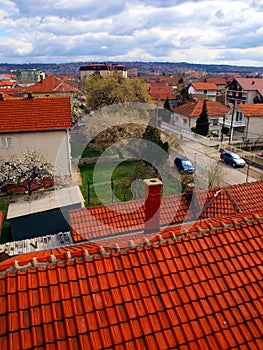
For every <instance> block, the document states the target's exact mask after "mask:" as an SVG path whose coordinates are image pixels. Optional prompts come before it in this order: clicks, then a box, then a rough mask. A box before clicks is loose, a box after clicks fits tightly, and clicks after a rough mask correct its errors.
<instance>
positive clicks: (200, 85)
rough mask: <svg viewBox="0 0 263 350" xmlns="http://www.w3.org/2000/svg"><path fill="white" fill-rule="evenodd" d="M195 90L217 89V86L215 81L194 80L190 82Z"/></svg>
mask: <svg viewBox="0 0 263 350" xmlns="http://www.w3.org/2000/svg"><path fill="white" fill-rule="evenodd" d="M191 85H192V86H193V88H194V89H195V90H196V91H200V90H207V91H209V90H210V91H211V90H212V91H218V87H217V85H216V84H215V83H206V82H202V81H194V82H192V83H191Z"/></svg>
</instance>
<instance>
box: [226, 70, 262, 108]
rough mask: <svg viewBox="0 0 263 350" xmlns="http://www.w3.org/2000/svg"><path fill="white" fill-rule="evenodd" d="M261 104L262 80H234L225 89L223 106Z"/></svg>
mask: <svg viewBox="0 0 263 350" xmlns="http://www.w3.org/2000/svg"><path fill="white" fill-rule="evenodd" d="M262 102H263V79H262V78H239V77H238V78H235V79H233V80H232V81H231V82H230V83H229V85H228V86H227V88H226V95H225V104H227V105H231V104H232V105H237V104H242V103H248V104H253V103H262Z"/></svg>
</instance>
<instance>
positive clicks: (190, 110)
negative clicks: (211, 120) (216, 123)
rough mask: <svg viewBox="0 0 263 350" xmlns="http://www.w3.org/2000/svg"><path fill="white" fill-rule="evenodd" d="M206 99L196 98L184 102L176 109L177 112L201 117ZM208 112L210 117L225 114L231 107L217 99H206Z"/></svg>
mask: <svg viewBox="0 0 263 350" xmlns="http://www.w3.org/2000/svg"><path fill="white" fill-rule="evenodd" d="M203 104H204V101H201V100H196V101H192V102H187V103H184V104H182V105H180V106H178V107H176V108H175V109H174V112H175V113H177V114H182V115H186V116H189V117H199V116H200V114H201V112H202V109H203ZM206 106H207V112H208V115H209V116H210V117H216V116H223V115H224V114H225V113H226V112H227V111H228V110H229V107H226V106H225V105H223V104H222V103H220V102H217V101H209V100H207V101H206Z"/></svg>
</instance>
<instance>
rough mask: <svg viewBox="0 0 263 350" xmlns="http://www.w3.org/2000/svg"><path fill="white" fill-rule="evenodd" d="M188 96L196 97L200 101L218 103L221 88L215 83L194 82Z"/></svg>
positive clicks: (190, 86) (189, 88)
mask: <svg viewBox="0 0 263 350" xmlns="http://www.w3.org/2000/svg"><path fill="white" fill-rule="evenodd" d="M188 94H189V95H193V96H196V97H197V98H199V99H208V100H210V101H216V99H217V96H218V94H219V88H218V86H217V85H216V84H215V83H208V82H202V81H194V82H192V83H190V85H189V87H188Z"/></svg>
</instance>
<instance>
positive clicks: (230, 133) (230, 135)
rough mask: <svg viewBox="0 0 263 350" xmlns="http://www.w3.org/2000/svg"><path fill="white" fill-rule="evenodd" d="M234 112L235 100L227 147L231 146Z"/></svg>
mask: <svg viewBox="0 0 263 350" xmlns="http://www.w3.org/2000/svg"><path fill="white" fill-rule="evenodd" d="M235 110H236V100H235V103H234V107H233V112H232V117H231V125H230V130H229V140H228V143H229V145H230V144H231V141H232V136H233V135H232V133H233V122H234V115H235Z"/></svg>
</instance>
